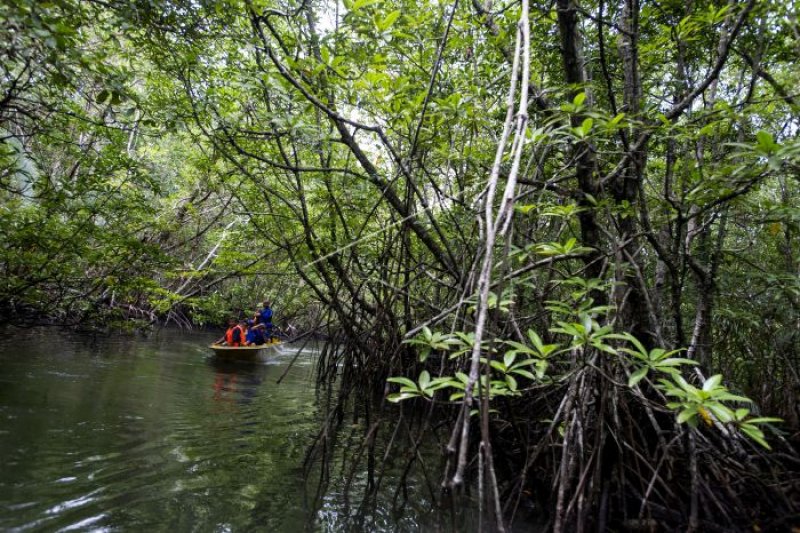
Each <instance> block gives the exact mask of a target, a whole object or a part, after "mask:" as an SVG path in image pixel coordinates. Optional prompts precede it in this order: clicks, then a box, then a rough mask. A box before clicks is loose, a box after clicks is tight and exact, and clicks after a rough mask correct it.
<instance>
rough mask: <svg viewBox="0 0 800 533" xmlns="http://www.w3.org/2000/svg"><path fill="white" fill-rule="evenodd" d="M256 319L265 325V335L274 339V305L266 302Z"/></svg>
mask: <svg viewBox="0 0 800 533" xmlns="http://www.w3.org/2000/svg"><path fill="white" fill-rule="evenodd" d="M256 320H257V321H258V323H259V324H263V325H264V336H265V337H266V338H267V339H269V340H272V307H270V305H269V301H265V302H264V308H263V309H261V310H260V311H259V312H258V314H257V315H256Z"/></svg>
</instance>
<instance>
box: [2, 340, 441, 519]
mask: <svg viewBox="0 0 800 533" xmlns="http://www.w3.org/2000/svg"><path fill="white" fill-rule="evenodd" d="M25 335H27V333H18V332H15V333H14V334H13V335H5V336H4V335H3V334H2V332H0V368H2V369H3V372H2V373H0V531H7V530H46V531H67V530H107V529H108V530H132V531H142V530H147V531H150V530H153V531H176V530H177V531H195V530H199V531H221V530H230V531H254V530H257V531H278V532H281V531H291V532H293V531H304V530H305V531H309V530H311V531H340V530H343V529H348V530H352V531H358V530H367V531H371V532H372V531H402V530H406V531H414V530H418V529H419V524H420V523H421V522H420V517H422V516H423V515H424V514H426V513H427V514H428V515H429V516H430V515H431V514H432V512H431V508H430V504H431V502H430V500H429V499H427V497H426V490H425V487H424V486H423V485H420V484H418V483H417V482H416V481H415V480H413V479H410V480H409V483H408V485H407V489H408V490H409V491H410V493H411V494H412V495H414V494H417V495H419V497H417V499H416V502H417V507H415V508H414V509H412V510H410V511H409V512H406V513H404V515H403V516H400V515H399V514H395V513H393V512H392V511H391V509H392V507H393V500H394V498H393V496H394V494H395V493H394V491H393V489H392V487H393V485H392V483H393V481H394V480H395V479H396V476H397V475H398V473H397V472H394V471H393V470H387V472H386V475H385V477H384V483H385V484H386V487H387V494H386V495H385V497H382V498H381V499H380V503H379V504H376V505H375V507H374V508H373V509H372V510H371V511H370V512H368V513H364V514H362V518H361V519H355V520H354V519H353V514H354V513H355V512H356V511H358V507H359V505H357V504H356V502H355V501H354V500H351V502H352V503H353V505H349V503H348V500H347V498H346V497H345V495H344V493H343V492H342V490H341V489H342V487H343V484H344V483H345V480H349V481H348V483H350V485H349V486H350V488H352V489H355V492H356V493H357V492H359V491H361V490H362V489H364V488H366V486H367V485H368V480H369V476H367V475H366V473H365V467H364V462H363V461H361V462H359V460H357V458H358V457H361V458H363V457H364V455H363V451H362V448H361V445H360V443H361V438H362V437H363V436H364V434H365V431H366V428H367V427H368V426H367V425H365V424H363V423H358V424H356V423H352V424H347V423H345V424H344V426H343V427H344V428H346V431H345V430H343V434H342V435H340V438H337V436H336V435H333V434H332V435H330V440H329V441H328V442H329V444H330V446H327V445H325V446H323V447H324V448H325V451H324V453H323V454H322V455H323V456H324V458H325V459H324V460H320V458H319V457H317V458H312V459H310V460H309V461H308V462H307V461H306V459H307V457H306V454H307V452H308V450H309V447H310V446H311V444H312V443H314V442H319V441H318V437H319V432H320V428H322V427H323V426H324V422H325V421H326V420H329V413H328V411H327V410H326V407H325V406H324V405H323V406H322V407H321V406H320V405H321V403H322V404H325V403H326V401H330V399H331V391H330V390H328V391H324V392H322V391H321V390H320V389H317V388H316V387H315V386H314V378H313V370H314V368H315V366H316V365H315V363H316V357H317V354H318V352H317V351H316V350H314V349H313V347H309V348H307V349H306V348H302V349H301V348H300V347H296V346H282V347H281V348H280V350H275V352H274V353H273V354H271V357H270V359H269V360H268V361H257V362H238V361H226V360H219V359H216V358H214V357H212V356H210V354H209V353H208V350H207V348H206V346H207V345H208V344H209V342H210V341H211V340H213V339H212V338H209V337H211V336H203V335H192V334H182V333H176V332H169V333H168V334H165V335H163V336H156V337H153V338H148V339H142V338H135V337H109V338H94V339H92V340H91V341H90V342H87V340H86V338H83V337H80V336H72V335H60V334H59V335H57V334H54V333H52V332H48V334H47V335H37V334H36V332H31V333H30V335H29V336H28V337H26V336H25ZM290 362H292V364H291V366H290V365H289V363H290ZM279 382H280V383H279ZM326 398H327V399H326ZM388 416H391V415H388ZM378 435H379V439H378V441H376V447H375V454H376V457H378V458H380V457H384V456H385V455H386V452H388V451H389V450H388V449H386V448H384V445H385V444H384V442H383V441H384V440H388V439H389V437H390V433H388V432H379V433H378ZM404 435H405V432H401V435H400V436H398V443H397V444H396V445H395V448H393V449H392V450H391V453H390V454H389V457H390V459H394V458H397V462H396V464H397V467H398V468H400V469H402V468H403V467H404V465H405V461H404V459H403V457H405V455H406V452H407V450H409V449H411V448H410V444H408V443H400V442H399V441H400V440H401V439H403V438H405V437H404ZM434 452H435V453H438V452H437V451H436V450H434ZM318 480H324V481H325V482H326V483H324V484H323V485H322V486H320V487H319V492H318V493H317V489H318V487H317V481H318ZM433 514H435V511H434V512H433Z"/></svg>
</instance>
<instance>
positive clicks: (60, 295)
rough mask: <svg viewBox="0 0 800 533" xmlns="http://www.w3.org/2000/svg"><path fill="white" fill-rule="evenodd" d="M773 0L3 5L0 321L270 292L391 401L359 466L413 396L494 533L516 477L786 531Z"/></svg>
mask: <svg viewBox="0 0 800 533" xmlns="http://www.w3.org/2000/svg"><path fill="white" fill-rule="evenodd" d="M797 15H798V14H797V12H796V6H795V5H794V4H793V3H787V2H780V1H777V0H775V1H771V0H764V1H755V0H750V1H746V2H719V1H715V0H712V1H708V0H702V1H690V2H677V1H672V0H665V1H661V2H649V1H648V2H640V1H638V0H623V1H621V2H617V3H606V2H605V1H604V0H587V1H585V2H580V3H578V2H577V1H576V0H555V1H554V2H540V3H533V4H531V5H529V3H528V1H527V0H522V1H521V2H518V1H511V2H503V3H499V2H498V3H492V2H486V3H482V2H480V1H479V0H474V1H473V2H472V3H460V2H458V1H455V2H453V3H446V4H443V3H439V2H416V1H415V2H408V1H402V0H384V1H380V0H344V1H343V2H342V3H338V2H335V1H327V0H308V1H297V0H290V1H288V2H283V1H275V2H273V1H267V0H202V1H199V2H196V1H188V0H187V1H166V0H149V1H145V0H137V1H134V2H122V1H116V0H111V1H103V2H100V1H93V0H90V1H80V0H57V1H55V0H54V1H47V2H28V1H24V0H10V1H6V2H4V3H3V4H2V5H0V40H2V42H3V43H4V44H3V45H0V65H1V66H2V69H3V71H2V74H0V140H2V142H0V150H1V151H0V235H2V237H3V238H2V244H1V245H0V269H2V285H0V312H1V313H2V317H3V320H6V321H13V322H24V321H28V320H30V319H31V318H32V317H33V318H34V319H36V318H37V317H42V316H46V317H48V318H49V319H52V320H59V321H61V322H64V323H71V324H85V323H93V324H98V323H99V324H107V323H118V324H119V323H130V322H131V321H136V322H137V323H142V322H143V323H145V324H146V323H153V322H155V321H162V322H175V323H178V324H180V325H183V326H187V327H189V326H191V325H192V324H201V323H206V322H211V323H219V322H220V321H221V320H222V319H223V318H224V317H225V316H226V315H227V314H230V313H235V312H239V311H242V310H250V309H252V307H253V306H254V305H255V304H256V303H257V302H258V301H260V300H261V299H263V298H264V297H270V298H272V299H273V300H274V301H275V302H276V307H277V308H279V309H280V316H281V318H282V319H283V320H284V321H290V320H291V321H296V322H297V323H298V324H300V325H302V326H303V329H311V328H315V327H324V328H326V329H325V331H326V332H327V333H329V334H330V335H332V336H334V337H335V338H336V340H337V342H338V343H339V346H340V349H338V350H331V351H329V352H326V356H325V357H323V358H322V359H321V361H320V370H321V372H320V376H321V379H326V378H331V379H332V378H334V377H339V378H341V391H342V392H341V402H342V404H344V403H346V402H347V401H348V400H349V398H351V397H352V395H353V394H354V393H356V392H365V391H370V392H374V393H375V394H376V396H383V395H384V393H385V392H388V393H390V394H389V396H388V399H389V400H394V401H395V402H399V404H398V405H395V404H394V403H386V402H385V401H384V402H381V405H380V408H379V410H378V414H375V413H372V412H371V411H370V410H369V409H368V408H366V409H367V411H366V413H367V416H371V417H377V420H378V421H379V422H380V421H383V425H386V426H387V427H386V428H384V426H383V425H382V424H380V423H376V425H375V429H373V430H370V433H369V434H368V435H366V436H365V439H366V440H365V443H366V444H365V446H366V449H367V453H366V455H367V456H368V457H370V458H371V460H374V457H373V454H374V449H373V448H372V447H371V445H370V443H371V442H374V433H373V432H374V431H392V428H391V427H389V426H390V424H392V423H395V422H396V420H395V419H396V415H397V413H398V411H399V412H401V413H402V414H403V415H402V416H401V420H403V419H404V418H403V417H405V416H412V414H413V413H417V414H419V413H427V414H426V415H425V416H424V417H423V418H424V420H422V421H419V425H418V426H416V425H415V428H416V429H415V430H414V431H417V432H418V434H419V440H420V441H422V439H427V438H433V436H438V437H439V438H440V440H441V441H442V442H444V443H447V445H446V446H445V451H446V453H445V456H446V459H445V464H444V465H443V473H442V480H443V481H442V487H443V489H442V495H444V494H446V493H450V492H454V493H460V492H461V491H462V490H463V486H464V479H465V477H467V478H469V479H479V480H480V483H479V486H480V487H481V490H480V497H479V500H480V502H481V505H483V504H484V503H485V504H486V506H487V507H486V509H487V515H488V516H489V517H490V520H491V521H492V523H493V524H494V525H495V526H496V527H498V528H502V527H503V526H504V524H506V525H507V524H508V521H509V520H511V519H513V517H514V516H515V512H516V509H518V508H519V506H520V502H521V501H522V500H524V499H526V498H530V499H531V500H535V507H536V508H537V509H539V510H541V514H542V515H543V516H545V517H546V518H545V519H546V520H548V521H549V522H548V523H549V524H550V526H551V527H553V528H554V529H556V530H572V529H573V528H588V529H602V528H604V527H605V526H606V525H609V524H611V525H614V526H615V527H629V528H634V527H650V526H649V525H648V524H650V522H648V521H647V520H650V519H655V520H658V521H663V522H664V523H668V524H673V525H676V526H683V527H689V528H691V529H699V528H701V527H702V528H708V527H710V526H711V525H712V524H713V523H718V524H723V525H722V526H720V527H722V528H735V527H738V528H742V529H749V528H750V527H751V526H752V524H758V523H760V522H761V521H763V520H766V519H767V518H768V516H767V515H768V514H769V511H770V509H771V507H770V506H772V507H773V508H774V509H776V510H777V512H776V513H775V516H777V517H778V518H777V520H778V522H774V523H773V524H772V525H773V526H774V527H783V526H784V525H786V524H787V523H788V522H780V520H783V519H784V517H787V516H791V514H792V513H795V516H796V513H797V512H798V502H797V493H796V492H795V493H794V496H792V493H791V491H792V490H795V491H797V490H798V489H797V487H796V486H795V487H794V488H793V489H792V488H791V484H786V482H785V480H786V478H789V479H791V477H792V476H791V475H789V474H787V472H791V469H795V472H796V469H797V465H798V460H797V458H796V455H795V452H793V451H792V449H791V441H792V439H794V441H795V443H796V441H797V431H798V428H799V427H800V352H798V348H800V251H798V234H799V233H800V208H798V207H797V205H798V201H797V200H798V194H799V193H800V182H798V176H800V173H799V172H800V167H799V166H798V165H800V139H798V136H797V132H798V128H799V127H800V116H798V111H799V110H800V102H799V101H798V96H797V95H796V94H794V93H793V88H794V87H797V86H798V85H799V84H800V80H798V72H797V70H796V69H795V68H793V67H794V62H795V61H796V58H797V57H798V53H799V52H800V27H798V24H797V20H798V19H797ZM722 376H724V378H723V377H722ZM706 377H708V379H706ZM387 379H388V380H389V381H388V382H387ZM723 379H724V382H723ZM387 383H389V385H387ZM397 385H399V387H397ZM732 391H736V393H734V392H732ZM745 396H746V397H745ZM748 398H752V400H754V401H755V403H754V404H753V403H751V400H749V399H748ZM403 400H409V401H403ZM756 406H760V408H761V409H762V410H763V412H764V413H769V414H770V415H775V416H779V417H781V418H782V419H783V420H784V422H783V424H781V425H779V426H778V427H779V428H781V429H780V430H776V429H775V428H774V427H773V426H772V425H771V423H772V422H774V420H773V419H771V418H765V417H762V416H760V415H757V414H755V413H757V410H758V409H759V408H758V407H756ZM434 413H435V414H436V416H437V417H439V418H440V419H442V420H445V421H447V422H448V423H447V424H434V425H433V427H432V426H431V424H430V420H431V415H432V414H434ZM473 414H474V416H473ZM397 423H398V424H400V423H401V422H397ZM398 427H399V426H398ZM434 428H435V429H434ZM470 428H472V430H473V431H471V430H470ZM780 431H782V432H783V433H782V434H781V433H780ZM745 437H747V438H745ZM770 445H772V447H778V448H780V453H776V454H771V455H764V454H763V453H762V451H761V450H762V449H763V448H762V446H766V447H769V446H770ZM389 455H390V454H388V453H387V454H386V456H385V457H386V458H387V459H388V458H389ZM359 457H360V455H359ZM475 457H478V458H479V460H478V461H473V459H474V458H475ZM779 457H782V459H781V458H779ZM414 462H415V456H414V454H411V457H410V458H409V468H408V469H409V470H410V469H411V468H412V466H413V464H414ZM760 472H764V474H763V475H762V474H760ZM731 478H736V480H735V481H733V480H731ZM400 483H401V484H402V483H404V480H401V481H400ZM795 484H796V478H795ZM442 497H443V498H444V496H442ZM793 497H794V498H795V499H794V500H793V499H792V498H793ZM776 499H777V500H779V501H776ZM744 501H749V502H750V505H743V503H742V502H744ZM523 507H524V506H523ZM491 517H494V518H491ZM636 524H638V526H637V525H636Z"/></svg>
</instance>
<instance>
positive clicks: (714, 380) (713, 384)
mask: <svg viewBox="0 0 800 533" xmlns="http://www.w3.org/2000/svg"><path fill="white" fill-rule="evenodd" d="M721 381H722V374H715V375H713V376H711V377H710V378H708V379H707V380H706V382H705V383H703V390H704V391H706V392H708V391H710V390H713V389H716V388H717V387H718V386H719V384H720V382H721Z"/></svg>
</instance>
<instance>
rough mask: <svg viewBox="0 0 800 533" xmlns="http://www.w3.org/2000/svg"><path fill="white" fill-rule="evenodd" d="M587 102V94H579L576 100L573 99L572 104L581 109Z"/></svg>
mask: <svg viewBox="0 0 800 533" xmlns="http://www.w3.org/2000/svg"><path fill="white" fill-rule="evenodd" d="M585 100H586V93H585V92H584V93H578V94H576V95H575V98H573V99H572V103H573V104H574V105H575V106H576V107H580V106H581V105H583V102H584V101H585Z"/></svg>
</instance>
